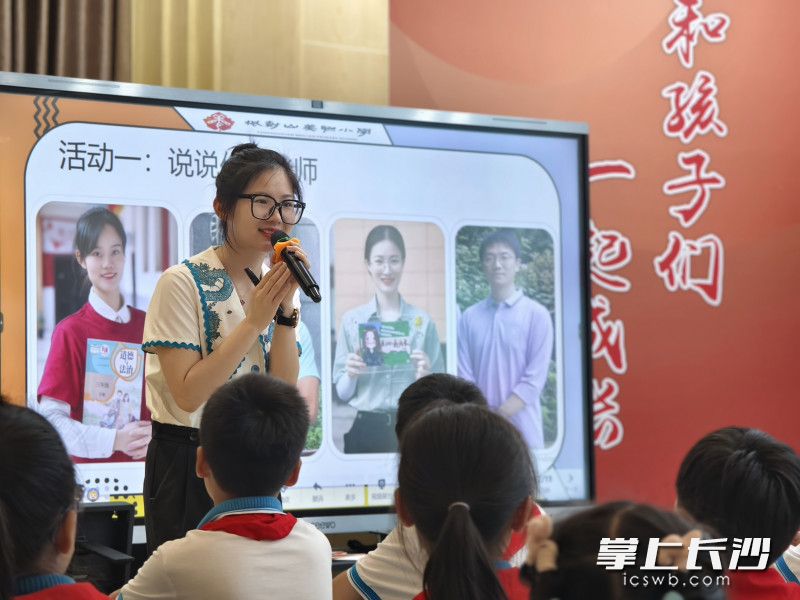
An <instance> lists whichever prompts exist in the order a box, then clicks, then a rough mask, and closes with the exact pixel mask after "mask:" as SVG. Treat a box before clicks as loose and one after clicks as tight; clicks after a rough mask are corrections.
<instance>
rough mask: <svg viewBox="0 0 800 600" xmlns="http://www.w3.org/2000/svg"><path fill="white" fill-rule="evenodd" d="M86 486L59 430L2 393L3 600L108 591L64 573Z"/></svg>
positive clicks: (78, 596)
mask: <svg viewBox="0 0 800 600" xmlns="http://www.w3.org/2000/svg"><path fill="white" fill-rule="evenodd" d="M79 499H80V489H79V488H78V487H77V486H76V484H75V468H74V467H73V465H72V461H71V460H70V458H69V456H68V455H67V450H66V448H64V443H63V442H62V441H61V437H60V436H59V435H58V432H57V431H56V430H55V429H54V428H53V426H52V425H50V423H48V422H47V420H46V419H45V418H44V417H42V416H41V415H38V414H36V413H35V412H33V411H31V410H28V409H27V408H22V407H19V406H12V405H11V404H7V403H6V402H5V401H4V400H3V399H2V398H0V600H6V599H8V598H16V599H17V600H23V599H24V600H46V599H48V598H62V599H65V600H71V599H76V600H77V599H82V598H106V599H107V598H108V597H107V596H106V595H105V594H102V593H101V592H99V591H98V590H97V589H95V587H94V586H92V585H90V584H88V583H75V581H73V580H72V579H70V578H69V577H66V576H65V575H64V572H65V571H66V570H67V566H68V565H69V561H70V559H72V554H73V552H74V550H75V532H76V529H77V523H78V517H77V512H76V509H77V506H78V500H79Z"/></svg>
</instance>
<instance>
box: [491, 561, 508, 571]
mask: <svg viewBox="0 0 800 600" xmlns="http://www.w3.org/2000/svg"><path fill="white" fill-rule="evenodd" d="M511 568H512V567H511V563H510V562H508V561H507V560H498V561H495V563H494V570H495V571H505V570H506V569H511Z"/></svg>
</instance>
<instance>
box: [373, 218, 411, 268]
mask: <svg viewBox="0 0 800 600" xmlns="http://www.w3.org/2000/svg"><path fill="white" fill-rule="evenodd" d="M384 240H389V241H390V242H392V243H393V244H394V245H395V246H397V249H398V250H400V257H401V258H402V259H403V260H405V259H406V244H405V242H404V241H403V234H401V233H400V230H399V229H398V228H397V227H395V226H394V225H376V226H375V227H373V228H372V229H371V230H370V232H369V233H368V234H367V240H366V242H364V260H366V261H367V262H369V258H370V255H371V254H372V247H373V246H374V245H375V244H377V243H378V242H383V241H384Z"/></svg>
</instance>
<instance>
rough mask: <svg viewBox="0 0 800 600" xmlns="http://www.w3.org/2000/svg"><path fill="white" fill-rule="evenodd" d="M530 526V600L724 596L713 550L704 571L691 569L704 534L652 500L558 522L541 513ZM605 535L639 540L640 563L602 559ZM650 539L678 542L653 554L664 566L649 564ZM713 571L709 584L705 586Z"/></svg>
mask: <svg viewBox="0 0 800 600" xmlns="http://www.w3.org/2000/svg"><path fill="white" fill-rule="evenodd" d="M527 530H528V556H527V559H526V566H525V567H524V568H523V576H524V578H525V579H527V580H528V581H530V583H531V590H532V591H531V600H550V599H552V598H558V599H559V600H586V599H587V598H591V599H592V600H673V599H674V600H717V599H720V600H723V599H724V598H725V592H724V590H723V589H721V588H720V587H718V586H717V584H716V582H717V579H716V576H723V574H722V573H720V572H714V571H713V569H712V565H711V562H710V559H709V557H708V555H707V554H705V553H700V555H699V558H700V559H699V560H698V565H697V566H699V567H700V569H699V570H687V567H688V564H687V563H688V559H689V543H690V540H691V539H692V538H701V537H703V534H702V532H701V531H700V530H699V529H697V528H696V526H695V525H693V524H691V523H690V522H688V521H686V520H685V519H683V518H682V517H680V516H679V515H677V514H675V513H671V512H665V511H663V510H660V509H658V508H655V507H652V506H647V505H646V504H634V503H632V502H611V503H608V504H603V505H600V506H595V507H592V508H590V509H587V510H584V511H581V512H579V513H577V514H573V515H571V516H569V517H567V518H566V519H564V520H563V521H560V522H559V523H557V524H556V525H555V528H553V527H552V525H551V523H550V519H549V518H548V517H546V516H543V517H535V518H534V519H532V520H531V521H530V522H529V523H528V527H527ZM603 538H607V539H615V538H623V539H631V538H633V539H637V540H638V543H637V545H636V549H635V554H634V555H633V562H632V563H630V564H627V565H625V566H624V567H623V568H620V569H608V568H607V566H614V565H606V564H598V562H601V561H600V560H599V556H598V554H599V550H600V543H601V540H602V539H603ZM651 538H655V539H657V540H659V544H675V545H673V546H666V545H663V546H660V547H659V548H658V549H656V551H655V552H654V554H655V556H652V559H653V560H652V562H653V563H654V564H656V565H658V566H659V567H660V568H661V569H662V570H644V569H643V567H644V568H645V569H646V565H647V560H648V553H649V540H650V539H651ZM667 567H669V570H667ZM644 576H648V579H647V580H645V579H644ZM709 576H710V581H708V580H706V581H707V582H708V583H709V585H704V584H703V582H704V579H705V578H706V577H709ZM654 577H655V579H654ZM692 577H696V579H692ZM634 578H636V579H634ZM645 581H646V582H647V583H646V584H645ZM693 582H696V583H693Z"/></svg>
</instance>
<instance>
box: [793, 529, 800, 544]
mask: <svg viewBox="0 0 800 600" xmlns="http://www.w3.org/2000/svg"><path fill="white" fill-rule="evenodd" d="M797 545H800V531H795V533H794V537H793V538H792V546H797Z"/></svg>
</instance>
